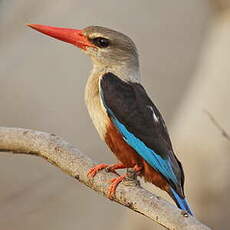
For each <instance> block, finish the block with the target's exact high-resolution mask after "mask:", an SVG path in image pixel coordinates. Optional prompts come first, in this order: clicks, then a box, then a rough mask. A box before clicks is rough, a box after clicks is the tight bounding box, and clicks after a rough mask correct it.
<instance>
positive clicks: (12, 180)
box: [0, 0, 230, 230]
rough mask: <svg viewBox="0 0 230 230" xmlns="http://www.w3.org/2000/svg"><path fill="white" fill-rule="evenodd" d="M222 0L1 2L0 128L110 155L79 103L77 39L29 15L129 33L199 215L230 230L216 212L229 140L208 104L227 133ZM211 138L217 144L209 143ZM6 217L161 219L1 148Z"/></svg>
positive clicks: (78, 224) (109, 221)
mask: <svg viewBox="0 0 230 230" xmlns="http://www.w3.org/2000/svg"><path fill="white" fill-rule="evenodd" d="M225 4H226V3H225V2H224V1H220V2H219V3H218V4H217V3H216V2H215V1H214V0H213V1H208V0H203V1H199V0H193V1H183V0H176V1H162V0H155V1H150V0H144V1H138V0H127V1H112V0H101V1H82V0H79V1H77V0H76V1H73V0H72V1H71V0H65V1H61V0H50V1H45V0H40V1H35V0H30V1H26V0H17V1H16V0H0V51H1V52H0V83H1V84H0V108H1V113H0V125H1V126H11V127H24V128H31V129H38V130H42V131H47V132H52V133H55V134H57V135H59V136H62V137H64V138H65V139H66V140H67V141H69V142H71V143H73V144H75V145H76V146H78V148H79V149H80V150H81V151H82V152H85V153H87V154H88V155H90V156H91V157H92V158H93V159H95V160H97V161H98V162H102V161H103V162H114V160H115V158H114V157H113V155H112V153H111V152H110V151H108V149H107V147H106V146H105V145H104V143H102V142H101V140H100V139H99V137H98V135H97V133H96V131H95V129H94V127H93V126H92V123H91V121H90V120H89V116H88V114H87V111H86V108H85V105H84V86H85V83H86V80H87V77H88V75H89V71H90V70H91V63H90V60H89V59H88V57H86V56H85V55H84V54H82V53H81V52H80V51H79V50H78V49H76V48H75V47H73V46H70V45H68V44H65V43H62V42H59V41H55V40H53V39H50V38H48V37H45V36H42V35H41V34H39V33H37V32H35V31H32V30H31V29H30V28H27V27H26V26H25V24H26V23H39V24H47V25H53V26H63V27H64V26H65V27H74V28H83V27H86V26H88V25H101V26H107V27H110V28H113V29H116V30H119V31H121V32H124V33H126V34H127V35H129V36H130V37H132V38H133V40H134V41H135V43H136V45H137V47H138V49H139V53H140V61H141V71H142V82H143V85H144V86H145V87H146V88H147V91H148V92H149V94H150V95H151V97H152V98H153V100H154V101H155V103H156V104H157V105H158V107H159V108H160V110H161V112H162V113H163V115H164V117H165V119H166V122H167V124H168V125H169V129H170V134H171V136H172V139H173V142H174V143H175V144H174V146H175V149H176V150H177V151H178V156H179V158H180V159H181V160H182V162H183V164H184V167H185V172H186V182H187V183H186V193H187V194H188V200H189V202H190V204H191V206H192V208H193V210H194V212H195V213H196V216H197V217H198V218H199V219H201V220H203V221H205V223H207V224H209V225H210V226H213V227H217V226H221V229H228V226H229V224H230V220H228V218H227V216H228V215H229V213H230V210H229V208H228V209H224V210H225V212H224V213H221V210H223V206H224V205H225V204H226V207H229V206H230V205H228V204H229V203H230V199H229V197H226V195H225V194H227V192H228V193H229V192H230V186H229V183H225V181H226V180H228V174H229V170H228V167H227V166H228V163H229V162H228V161H229V156H228V155H227V151H224V150H227V149H229V145H228V143H226V141H225V140H224V139H223V138H222V137H221V135H220V133H219V132H218V130H216V128H215V127H214V126H213V125H212V124H211V123H210V121H209V120H208V118H207V117H206V116H205V115H204V113H203V112H202V110H203V109H207V110H209V111H210V112H212V113H214V115H215V116H217V119H218V120H219V121H220V122H221V123H222V124H223V125H224V127H226V128H227V129H228V130H230V122H229V121H228V114H229V113H226V110H227V108H226V107H227V105H229V99H230V96H229V93H228V92H229V80H228V79H229V77H228V73H230V69H229V68H230V67H229V65H228V60H229V53H230V52H229V51H230V47H229V44H230V43H229V39H228V38H229V34H230V31H229V28H230V27H229V28H228V26H229V25H230V23H229V21H230V20H228V16H226V15H228V11H227V10H226V7H227V5H225ZM227 4H228V3H227ZM222 15H224V16H222ZM229 18H230V17H229ZM226 21H227V22H226ZM223 25H224V26H223ZM226 31H227V32H226ZM225 33H227V34H228V36H226V35H225ZM218 44H220V46H221V48H220V47H219V46H218ZM222 44H225V45H226V46H223V47H222ZM223 62H224V63H223ZM210 67H211V68H210ZM209 76H212V77H209ZM215 89H218V90H217V91H215ZM201 101H202V103H201ZM207 102H210V103H207ZM219 102H222V103H219ZM228 110H229V109H228ZM212 133H215V136H214V137H213V136H212V137H211V136H210V135H211V134H212ZM196 134H199V135H196ZM210 143H212V145H213V146H209V147H208V145H209V144H210ZM202 146H203V147H204V149H203V148H202ZM220 152H221V153H223V156H222V158H221V159H222V160H220V157H219V156H220V155H218V154H220ZM212 153H213V154H212ZM209 160H210V161H209ZM204 165H205V167H204ZM222 166H223V167H222ZM213 178H214V180H212V179H213ZM224 178H226V180H224ZM148 188H150V189H153V190H155V188H154V187H153V186H148ZM157 192H158V191H157ZM208 198H209V199H208ZM127 212H128V213H127ZM222 212H223V211H222ZM0 226H1V227H0V229H3V230H14V229H17V230H26V229H31V228H33V229H34V230H37V229H44V230H45V229H56V230H61V229H92V228H93V229H94V230H99V229H111V230H113V229H141V230H142V229H153V226H155V225H153V223H152V222H150V221H149V220H148V219H147V218H145V217H142V216H140V215H137V214H135V215H134V214H131V212H129V211H127V209H125V208H123V207H121V206H119V205H117V204H115V203H112V202H111V201H108V200H106V199H104V198H103V197H101V196H100V195H98V194H96V193H95V192H93V191H90V190H89V189H88V188H86V187H85V186H83V185H81V184H79V183H76V181H75V180H73V179H72V178H70V177H68V176H66V175H64V174H63V173H62V172H61V171H60V170H58V169H56V168H55V167H53V166H51V165H49V164H48V163H46V162H44V160H42V159H38V158H33V157H28V156H27V157H25V156H13V155H10V154H2V155H1V156H0ZM154 229H156V228H155V227H154Z"/></svg>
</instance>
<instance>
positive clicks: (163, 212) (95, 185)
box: [0, 127, 210, 230]
mask: <svg viewBox="0 0 230 230" xmlns="http://www.w3.org/2000/svg"><path fill="white" fill-rule="evenodd" d="M0 151H1V152H5V151H8V152H12V153H23V154H29V155H36V156H40V157H43V158H44V159H46V160H47V161H48V162H50V163H51V164H53V165H55V166H57V167H59V168H60V169H61V170H63V171H64V172H65V173H67V174H68V175H70V176H72V177H74V178H76V179H77V180H78V181H80V182H82V183H84V184H85V185H87V186H88V187H90V188H92V189H94V190H95V191H97V192H99V193H101V194H103V195H104V196H106V192H107V189H108V183H107V182H108V181H109V180H110V179H111V178H113V177H114V174H113V173H107V172H105V171H102V172H99V173H98V174H97V175H96V176H95V178H94V179H93V180H89V179H88V177H87V171H88V170H89V169H90V168H91V167H92V166H94V165H95V162H93V161H92V160H91V159H90V158H89V157H87V156H86V155H84V154H82V153H81V152H80V151H79V150H78V149H77V148H76V147H74V146H73V145H71V144H68V143H67V142H66V141H64V140H63V139H62V138H60V137H58V136H56V135H54V134H48V133H44V132H40V131H33V130H28V129H20V128H6V127H0ZM114 201H115V202H118V203H119V204H121V205H124V206H126V207H128V208H130V209H132V210H134V211H136V212H139V213H141V214H143V215H145V216H147V217H149V218H150V219H152V220H153V221H156V222H157V223H159V224H160V225H162V226H164V227H165V228H167V229H174V230H175V229H176V230H182V229H183V230H188V229H189V230H195V229H196V230H208V229H210V228H209V227H207V226H205V225H203V224H202V223H200V222H199V221H198V220H197V219H196V218H195V217H192V216H189V215H187V214H186V213H185V212H183V211H181V210H179V209H177V208H176V207H175V206H173V205H172V204H170V203H168V202H167V201H165V200H163V199H161V198H159V197H157V196H156V195H154V194H152V193H150V192H148V191H147V190H145V189H143V188H142V187H140V186H139V185H138V183H136V185H132V186H131V185H125V183H121V184H120V185H119V186H118V188H117V192H116V198H115V199H114Z"/></svg>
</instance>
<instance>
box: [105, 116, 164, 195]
mask: <svg viewBox="0 0 230 230" xmlns="http://www.w3.org/2000/svg"><path fill="white" fill-rule="evenodd" d="M105 142H106V144H107V145H108V146H109V148H110V149H111V150H112V152H113V153H114V154H115V155H116V157H117V158H118V160H119V161H120V162H122V163H123V164H124V165H125V166H126V167H127V168H132V167H134V166H135V165H138V166H141V167H142V168H143V170H142V172H141V174H140V176H143V177H144V179H145V181H148V182H150V183H152V184H154V185H156V186H157V187H160V188H161V189H163V190H165V191H168V182H167V180H166V179H165V178H164V177H163V176H162V175H161V174H160V173H158V172H157V171H156V170H155V169H154V168H152V167H151V166H150V165H149V164H148V163H147V162H146V161H145V160H144V159H143V158H142V157H141V156H140V155H138V153H137V152H136V151H135V150H134V149H133V148H132V147H131V146H129V145H128V144H127V143H126V142H125V141H124V139H123V137H122V135H121V134H120V132H119V131H118V130H117V128H116V127H115V126H114V124H113V123H112V121H111V120H110V122H109V124H108V125H107V132H106V135H105Z"/></svg>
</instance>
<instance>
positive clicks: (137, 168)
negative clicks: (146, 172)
mask: <svg viewBox="0 0 230 230" xmlns="http://www.w3.org/2000/svg"><path fill="white" fill-rule="evenodd" d="M122 168H125V167H122ZM116 169H117V168H116ZM142 169H143V167H141V166H138V165H135V166H134V167H133V170H134V171H135V172H136V173H139V172H140V171H141V170H142ZM126 177H127V174H125V175H123V176H119V177H117V178H113V179H112V180H110V183H111V185H110V186H109V188H108V198H109V199H112V198H113V197H114V195H115V192H116V188H117V186H118V185H119V184H120V183H121V182H122V181H123V180H124V179H125V178H126Z"/></svg>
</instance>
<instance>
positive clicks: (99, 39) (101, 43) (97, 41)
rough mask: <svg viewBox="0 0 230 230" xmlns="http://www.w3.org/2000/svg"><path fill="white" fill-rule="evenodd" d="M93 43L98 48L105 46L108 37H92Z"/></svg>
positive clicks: (107, 44)
mask: <svg viewBox="0 0 230 230" xmlns="http://www.w3.org/2000/svg"><path fill="white" fill-rule="evenodd" d="M92 42H93V44H94V45H96V46H98V47H99V48H106V47H108V46H109V39H107V38H102V37H97V38H94V39H92Z"/></svg>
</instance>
